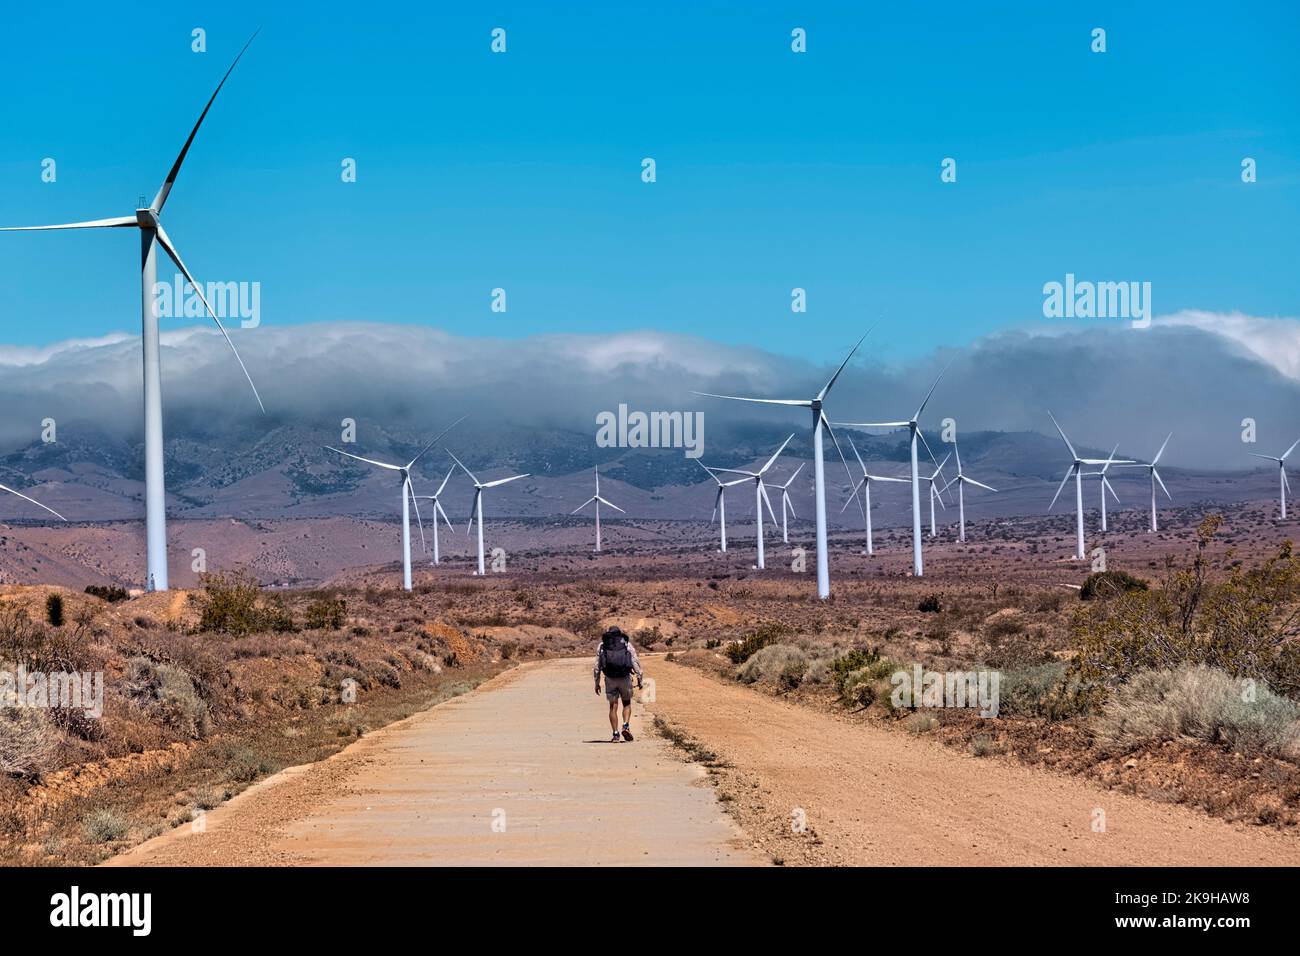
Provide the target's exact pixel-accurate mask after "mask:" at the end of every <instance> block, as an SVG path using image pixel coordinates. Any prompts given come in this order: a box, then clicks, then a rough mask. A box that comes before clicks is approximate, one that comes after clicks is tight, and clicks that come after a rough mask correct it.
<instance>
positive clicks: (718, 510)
mask: <svg viewBox="0 0 1300 956" xmlns="http://www.w3.org/2000/svg"><path fill="white" fill-rule="evenodd" d="M695 461H696V464H699V465H700V467H701V468H703V469H704V471H705V472H706V473H707V474H708V476H709V477H710V478H712V479H713V480H714V481H715V482H716V483H717V485H718V494H717V497H715V498H714V499H713V517H712V518H710V519H709V523H710V524H712V523H713V522H714V521H717V520H718V519H719V518H721V519H722V520H721V522H720V523H719V524H718V530H719V531H720V532H721V540H720V541H719V542H718V550H719V551H720V552H721V553H723V554H726V553H727V489H728V488H730V487H731V486H732V485H739V484H742V483H743V482H744V481H745V479H744V478H736V479H735V480H734V481H723V480H722V479H721V478H719V477H718V476H717V475H715V474H714V473H713V472H712V471H710V470H709V466H708V465H705V464H701V463H700V460H699V459H698V458H696V459H695Z"/></svg>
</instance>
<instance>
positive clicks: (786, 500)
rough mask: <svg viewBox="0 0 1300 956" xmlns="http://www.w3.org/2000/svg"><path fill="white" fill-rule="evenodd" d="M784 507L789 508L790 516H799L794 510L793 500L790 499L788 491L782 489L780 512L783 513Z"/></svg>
mask: <svg viewBox="0 0 1300 956" xmlns="http://www.w3.org/2000/svg"><path fill="white" fill-rule="evenodd" d="M786 508H789V509H790V514H791V516H792V517H795V518H798V517H799V516H798V515H797V514H795V511H794V502H793V501H791V500H790V495H789V493H788V492H786V491H785V490H782V491H781V514H785V509H786Z"/></svg>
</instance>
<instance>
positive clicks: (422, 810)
mask: <svg viewBox="0 0 1300 956" xmlns="http://www.w3.org/2000/svg"><path fill="white" fill-rule="evenodd" d="M590 669H591V660H590V659H584V660H558V661H548V662H545V663H539V664H525V665H522V666H521V667H519V668H517V669H515V670H513V671H509V672H507V673H505V674H503V675H501V676H499V677H497V678H495V679H493V680H491V681H489V682H487V683H485V684H483V685H481V686H480V687H479V689H478V690H476V691H474V692H473V693H470V694H467V695H465V696H463V697H459V698H456V699H454V700H451V701H448V702H446V703H444V704H441V705H439V706H437V707H434V708H432V709H430V710H428V711H425V712H423V713H421V714H417V715H415V716H413V717H410V718H407V719H406V720H404V721H401V722H399V723H397V724H393V725H391V726H389V727H387V728H385V729H383V730H380V731H378V732H376V733H373V734H369V735H367V736H366V737H364V738H363V739H362V740H360V741H358V742H357V743H355V744H353V745H352V746H350V747H348V748H347V749H346V750H344V751H343V752H341V753H339V754H337V755H335V756H334V757H332V758H330V759H329V760H326V761H323V762H322V763H319V764H315V765H312V766H309V767H295V768H291V769H290V770H287V771H284V772H283V773H281V774H277V775H276V776H275V777H272V778H270V779H269V780H267V781H264V782H263V783H261V784H259V785H257V786H255V787H252V788H250V789H249V790H246V791H245V792H244V793H242V794H240V795H239V796H238V797H236V798H235V799H233V800H231V801H230V802H229V803H227V804H225V805H224V806H222V807H219V808H218V809H216V810H214V811H212V812H211V813H209V814H208V815H207V816H206V818H205V819H204V821H203V825H204V829H203V831H202V832H198V833H195V832H193V828H192V827H191V826H182V827H179V828H177V829H176V830H173V831H171V832H169V833H167V834H164V835H163V836H161V837H158V838H156V839H154V840H151V841H149V842H148V843H145V844H142V845H141V846H140V847H137V848H136V849H135V850H133V851H131V852H129V853H126V854H123V855H121V856H118V857H116V858H115V859H113V860H111V861H110V865H177V866H195V865H200V866H201V865H311V864H324V865H368V864H386V865H492V864H502V865H528V864H551V865H596V864H601V865H637V864H647V865H660V866H665V865H666V866H672V865H699V866H706V865H719V864H752V863H762V862H766V857H764V856H761V855H759V854H756V853H755V852H754V851H752V850H751V849H750V848H749V841H747V840H745V839H744V837H743V834H742V833H741V831H740V830H739V828H738V827H737V826H736V825H735V823H734V822H732V820H731V819H730V818H729V817H727V816H726V815H724V814H723V812H722V811H721V809H720V808H719V806H718V803H717V801H716V800H715V797H714V792H713V788H712V787H710V786H709V785H708V783H707V782H706V781H705V780H704V779H703V778H704V772H703V771H702V770H701V768H699V767H698V766H696V765H693V764H686V763H683V761H682V760H681V759H680V758H679V757H678V755H677V754H676V753H674V752H673V751H672V749H671V747H670V745H669V744H668V743H666V742H665V741H664V740H663V739H662V738H660V737H658V736H657V735H655V734H653V733H646V732H645V728H644V727H643V726H642V723H643V722H642V720H641V717H640V711H641V708H640V705H637V706H636V708H635V711H634V716H633V720H632V731H633V733H634V735H635V736H636V740H635V741H634V742H633V743H620V744H617V745H613V744H610V743H609V724H608V722H607V718H606V712H605V703H604V698H603V696H602V697H600V698H597V697H596V696H595V694H594V693H593V692H592V683H591V673H590Z"/></svg>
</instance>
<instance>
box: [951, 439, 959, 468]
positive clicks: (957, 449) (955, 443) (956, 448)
mask: <svg viewBox="0 0 1300 956" xmlns="http://www.w3.org/2000/svg"><path fill="white" fill-rule="evenodd" d="M952 453H953V454H954V455H956V456H957V474H959V475H960V474H961V449H960V448H958V447H957V439H956V438H955V437H954V438H953V440H952Z"/></svg>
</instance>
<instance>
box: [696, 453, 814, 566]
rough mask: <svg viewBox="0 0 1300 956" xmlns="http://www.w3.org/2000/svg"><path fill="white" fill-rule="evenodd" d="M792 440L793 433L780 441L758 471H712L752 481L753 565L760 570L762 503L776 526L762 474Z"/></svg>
mask: <svg viewBox="0 0 1300 956" xmlns="http://www.w3.org/2000/svg"><path fill="white" fill-rule="evenodd" d="M793 440H794V435H793V434H792V435H791V436H790V437H789V438H787V439H786V440H785V441H783V442H781V447H780V448H778V449H777V450H776V451H775V452H773V453H772V457H771V458H769V459H768V460H767V463H766V464H764V465H763V467H762V468H760V469H758V471H742V470H741V469H739V468H714V469H713V470H714V471H720V472H722V473H723V474H729V475H744V476H745V477H744V478H741V479H739V480H740V481H745V480H750V481H753V482H754V523H755V526H756V527H757V529H758V538H757V542H758V544H757V547H758V558H757V560H756V561H755V562H754V567H756V568H758V570H760V571H762V570H763V569H764V568H765V567H766V565H765V564H764V563H763V505H767V513H768V514H769V515H771V517H772V526H773V527H775V526H776V513H775V512H773V511H772V502H771V499H769V498H768V497H767V488H766V486H764V484H763V475H764V474H766V473H767V470H768V469H769V468H771V467H772V465H774V464H775V463H776V460H777V459H778V458H780V457H781V452H783V451H785V446H786V445H788V444H790V442H792V441H793Z"/></svg>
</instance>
